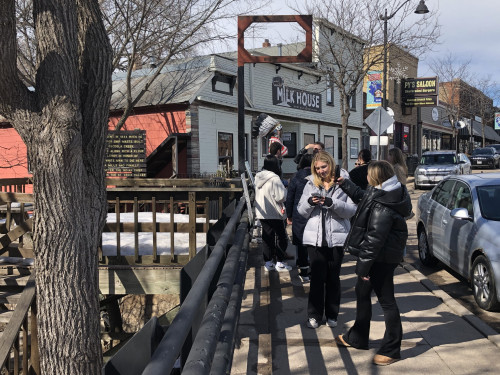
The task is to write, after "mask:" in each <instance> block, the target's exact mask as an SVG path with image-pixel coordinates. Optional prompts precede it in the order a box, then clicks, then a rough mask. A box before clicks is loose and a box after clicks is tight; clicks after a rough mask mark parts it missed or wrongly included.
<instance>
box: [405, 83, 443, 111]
mask: <svg viewBox="0 0 500 375" xmlns="http://www.w3.org/2000/svg"><path fill="white" fill-rule="evenodd" d="M437 104H438V79H437V77H430V78H407V79H405V80H403V85H402V90H401V105H402V106H403V107H430V106H436V105H437Z"/></svg>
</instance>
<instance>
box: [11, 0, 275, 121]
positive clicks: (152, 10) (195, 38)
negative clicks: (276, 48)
mask: <svg viewBox="0 0 500 375" xmlns="http://www.w3.org/2000/svg"><path fill="white" fill-rule="evenodd" d="M15 1H16V3H17V4H18V6H17V15H18V24H17V32H18V35H19V44H18V47H19V54H18V60H19V61H18V63H19V67H20V70H21V73H22V77H23V80H24V81H25V82H27V83H29V84H31V85H33V82H34V73H35V70H34V66H35V60H34V51H35V49H34V47H33V46H34V45H35V42H34V33H33V21H32V17H31V8H32V1H33V0H15ZM270 1H271V0H99V4H100V7H101V10H102V13H103V19H104V24H105V27H106V31H107V33H108V36H109V38H110V42H111V45H112V49H113V70H114V71H116V72H125V75H126V79H125V80H126V90H125V92H123V93H122V95H123V96H124V98H125V100H122V103H124V108H123V114H122V116H121V119H120V120H119V121H118V122H117V124H116V125H115V129H116V130H119V129H121V128H122V127H123V125H124V124H125V121H126V119H127V118H128V116H129V115H130V113H131V111H132V109H133V108H134V106H135V105H136V104H137V103H138V102H139V101H140V99H141V98H142V97H143V96H144V94H145V93H147V92H148V90H149V89H150V88H151V86H152V85H153V83H154V82H155V80H157V78H158V76H159V75H160V73H161V71H162V69H163V68H164V67H165V66H166V65H167V64H169V63H170V62H172V60H174V59H176V60H177V59H182V58H186V57H189V56H194V55H195V54H196V53H197V52H198V53H199V52H201V51H202V48H203V49H204V50H203V53H206V51H207V44H210V43H215V42H220V43H225V42H227V41H230V40H233V41H234V40H235V39H236V31H237V30H236V24H235V22H234V21H235V20H236V16H237V15H239V14H249V13H251V12H254V13H255V12H258V11H264V10H265V9H266V8H265V6H266V5H268V4H269V3H270ZM231 22H233V23H234V28H233V27H228V24H231ZM145 67H148V68H150V71H149V72H148V74H147V76H146V77H145V79H143V80H141V83H140V88H139V89H138V88H137V87H135V85H136V84H137V81H134V79H133V76H134V73H133V72H134V70H136V69H139V68H145ZM195 79H196V77H191V79H188V77H187V75H186V74H184V75H183V77H182V79H181V80H182V85H181V84H179V85H176V90H177V91H179V90H181V89H183V88H184V87H186V86H187V85H189V84H190V82H192V81H193V80H195ZM174 94H175V93H174Z"/></svg>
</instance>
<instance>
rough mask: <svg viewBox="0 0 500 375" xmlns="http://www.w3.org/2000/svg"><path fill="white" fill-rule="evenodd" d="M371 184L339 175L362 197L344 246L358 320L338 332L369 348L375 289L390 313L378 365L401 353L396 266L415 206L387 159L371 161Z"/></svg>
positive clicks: (346, 342)
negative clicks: (350, 258)
mask: <svg viewBox="0 0 500 375" xmlns="http://www.w3.org/2000/svg"><path fill="white" fill-rule="evenodd" d="M368 182H369V184H370V186H369V187H368V188H367V190H366V191H364V190H362V189H361V188H360V187H359V186H356V185H355V184H354V183H352V182H351V181H349V180H344V179H342V178H340V179H339V185H340V187H341V188H342V190H343V191H344V192H345V193H346V194H347V195H348V196H349V197H350V198H351V199H352V200H353V202H355V203H358V208H357V210H356V213H355V214H354V218H353V222H352V227H351V230H350V231H349V235H348V236H347V239H346V242H345V250H346V251H347V252H350V253H351V254H353V255H354V256H357V257H358V260H357V262H356V274H357V275H358V279H357V283H356V289H355V290H356V321H355V322H354V325H353V326H352V327H351V329H350V330H349V331H348V332H347V333H346V334H343V335H339V336H337V337H336V338H335V341H336V342H337V343H338V344H339V345H341V346H352V347H354V348H357V349H368V338H369V333H370V320H371V316H372V304H371V292H372V290H373V291H375V294H376V295H377V298H378V301H379V303H380V305H381V306H382V310H383V311H384V318H385V334H384V338H383V340H382V343H381V345H380V348H379V349H378V351H377V354H376V355H375V357H374V358H373V362H374V363H375V364H377V365H389V364H391V363H394V362H396V361H398V360H399V359H400V358H401V354H400V351H401V340H402V338H403V329H402V325H401V317H400V314H399V309H398V305H397V303H396V299H395V297H394V270H395V269H396V267H397V265H398V264H399V262H400V261H401V260H402V258H403V251H404V248H405V246H406V240H407V238H408V228H407V226H406V220H405V217H406V216H408V215H409V214H410V212H411V209H412V206H411V201H410V196H409V195H408V191H407V190H406V187H405V186H404V185H401V183H400V182H399V181H398V179H397V177H396V175H395V172H394V168H393V167H392V165H391V164H390V163H389V162H387V161H385V160H382V161H372V162H371V163H370V165H369V166H368Z"/></svg>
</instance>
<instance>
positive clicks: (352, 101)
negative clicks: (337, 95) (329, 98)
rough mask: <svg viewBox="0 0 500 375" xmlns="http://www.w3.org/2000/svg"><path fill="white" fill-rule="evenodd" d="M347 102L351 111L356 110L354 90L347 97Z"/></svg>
mask: <svg viewBox="0 0 500 375" xmlns="http://www.w3.org/2000/svg"><path fill="white" fill-rule="evenodd" d="M349 102H350V104H351V111H356V91H354V92H353V93H352V95H351V96H350V97H349Z"/></svg>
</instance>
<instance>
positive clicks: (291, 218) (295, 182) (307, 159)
mask: <svg viewBox="0 0 500 375" xmlns="http://www.w3.org/2000/svg"><path fill="white" fill-rule="evenodd" d="M312 160H313V155H312V154H304V155H303V156H302V159H300V163H299V165H298V166H297V168H298V169H299V170H298V171H297V173H295V175H294V176H293V178H292V179H291V181H290V183H289V184H288V192H287V196H286V202H285V209H286V216H287V218H286V221H287V224H288V225H291V226H292V243H293V244H294V245H295V246H296V247H297V262H296V264H297V268H298V269H299V277H300V280H301V281H302V282H304V283H305V282H308V281H309V258H308V256H307V247H306V246H304V244H303V243H302V234H303V233H304V228H305V227H306V223H307V219H306V218H305V217H303V216H302V215H300V214H299V213H298V211H297V205H298V204H299V201H300V197H301V196H302V192H303V191H304V186H306V183H307V180H306V177H307V176H309V175H310V174H311V164H312Z"/></svg>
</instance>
